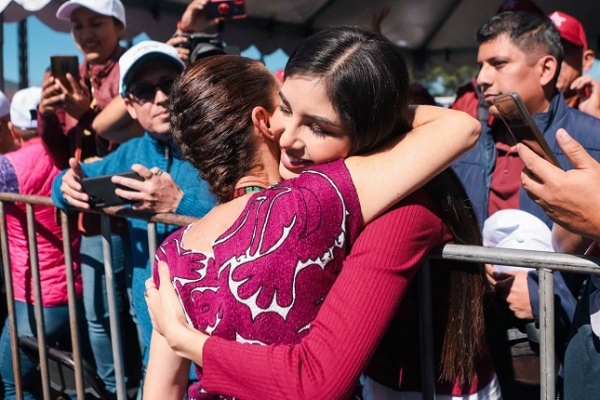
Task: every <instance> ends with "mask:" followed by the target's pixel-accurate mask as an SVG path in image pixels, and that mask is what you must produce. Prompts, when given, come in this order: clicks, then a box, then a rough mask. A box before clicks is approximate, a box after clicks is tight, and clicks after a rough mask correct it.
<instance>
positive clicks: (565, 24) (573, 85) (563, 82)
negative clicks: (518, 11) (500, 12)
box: [548, 11, 600, 118]
mask: <svg viewBox="0 0 600 400" xmlns="http://www.w3.org/2000/svg"><path fill="white" fill-rule="evenodd" d="M548 17H549V18H550V19H551V20H552V22H553V23H554V25H555V26H556V28H557V29H558V31H559V32H560V39H561V44H562V46H563V60H562V64H561V67H560V75H559V76H558V81H557V83H556V86H557V87H558V89H559V90H560V91H561V92H562V93H563V96H564V97H565V101H566V102H567V104H568V105H569V106H570V107H574V108H577V109H579V110H580V111H583V112H584V113H586V114H590V115H593V116H594V117H596V118H600V83H599V82H598V81H596V80H594V78H592V77H591V76H589V75H586V76H582V74H583V72H584V71H587V70H589V69H590V68H591V67H592V63H593V62H594V51H593V50H590V49H588V45H587V37H586V34H585V30H584V29H583V25H582V24H581V22H579V20H577V19H576V18H575V17H573V16H571V15H569V14H566V13H564V12H562V11H555V12H553V13H550V15H548Z"/></svg>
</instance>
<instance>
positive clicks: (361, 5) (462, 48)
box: [0, 0, 600, 68]
mask: <svg viewBox="0 0 600 400" xmlns="http://www.w3.org/2000/svg"><path fill="white" fill-rule="evenodd" d="M504 1H505V0H369V1H365V0H246V7H247V11H248V18H246V19H243V20H236V21H226V22H225V23H224V24H223V30H222V31H221V35H222V37H223V38H224V40H225V41H226V42H227V43H228V44H232V45H237V46H239V47H240V48H241V49H242V50H244V49H246V48H248V47H250V46H252V45H254V46H256V47H257V48H258V50H259V51H260V52H261V53H262V54H270V53H272V52H273V51H275V50H277V49H278V48H281V49H282V50H284V51H285V52H286V53H288V54H289V53H290V52H291V51H292V50H293V48H294V47H295V46H296V44H297V43H298V41H300V40H301V39H302V38H304V37H306V36H307V35H309V34H311V33H312V32H314V31H317V30H320V29H323V28H326V27H329V26H337V25H360V26H369V25H370V19H371V15H372V13H373V12H376V11H378V10H380V9H381V8H382V7H384V6H385V5H389V6H390V7H391V13H390V15H388V17H387V18H386V19H385V20H384V21H383V23H382V33H383V34H384V35H386V36H387V37H388V38H390V40H392V41H393V42H394V43H396V44H398V46H399V47H400V48H402V49H403V52H404V53H405V54H406V55H407V57H408V58H409V60H413V61H417V63H415V64H413V65H414V66H415V67H416V68H422V67H424V66H426V65H428V64H430V63H431V62H433V63H435V64H439V63H442V64H448V65H449V66H451V65H453V66H455V67H456V66H460V65H464V64H467V63H470V64H472V65H474V64H475V54H476V43H475V40H474V36H475V31H476V29H477V28H478V27H479V26H480V25H481V24H482V23H483V22H485V21H486V20H487V19H488V18H489V17H490V16H492V15H493V14H495V13H496V11H497V9H498V7H499V6H500V5H501V4H502V3H504ZM506 1H515V2H516V1H519V0H506ZM63 2H64V0H14V1H11V0H0V11H2V16H3V18H4V21H7V22H15V21H21V20H23V19H24V18H26V17H27V16H29V15H32V14H35V15H36V17H37V18H39V19H40V20H41V21H42V22H43V23H44V24H46V25H48V26H49V27H51V28H52V29H54V30H57V31H67V30H68V29H69V25H68V24H66V23H65V22H64V21H59V20H57V19H56V17H55V13H56V10H57V9H58V7H59V6H60V5H61V4H62V3H63ZM123 3H124V4H125V6H126V9H127V33H126V34H127V38H133V37H135V36H137V35H139V34H140V33H142V32H145V33H146V34H147V35H148V36H150V37H151V38H154V39H156V40H166V39H167V38H168V37H169V36H170V35H171V34H172V33H173V32H174V29H175V24H176V22H177V20H178V19H179V17H180V16H181V14H182V12H183V10H184V9H185V7H186V5H187V4H188V3H189V0H123ZM536 4H538V6H540V7H541V8H542V9H543V10H544V11H545V12H547V13H550V12H552V11H554V10H561V11H564V12H567V13H569V14H571V15H573V16H575V17H576V18H578V19H579V20H580V21H581V22H582V23H583V24H584V26H585V28H586V31H587V34H588V41H589V43H590V47H591V48H592V49H596V48H597V46H598V43H597V42H598V37H599V34H600V23H599V22H600V1H598V0H570V1H567V0H537V1H536Z"/></svg>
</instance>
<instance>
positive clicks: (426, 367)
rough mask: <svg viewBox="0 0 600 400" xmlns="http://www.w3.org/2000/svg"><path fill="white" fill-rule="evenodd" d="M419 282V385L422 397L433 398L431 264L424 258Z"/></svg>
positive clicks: (434, 378)
mask: <svg viewBox="0 0 600 400" xmlns="http://www.w3.org/2000/svg"><path fill="white" fill-rule="evenodd" d="M417 280H418V283H419V331H420V335H419V336H420V346H421V386H422V387H423V399H425V400H435V381H436V377H435V369H436V368H435V365H434V357H433V309H432V304H431V303H432V302H431V297H432V295H431V265H430V264H429V260H425V261H424V262H423V265H422V267H421V270H420V271H419V273H418V275H417Z"/></svg>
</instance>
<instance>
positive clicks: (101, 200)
mask: <svg viewBox="0 0 600 400" xmlns="http://www.w3.org/2000/svg"><path fill="white" fill-rule="evenodd" d="M113 176H123V177H125V178H132V179H136V180H138V181H143V180H144V178H142V177H141V176H139V175H138V174H137V173H135V172H122V173H119V174H113V175H100V176H93V177H90V178H83V179H82V180H81V186H83V191H84V192H86V193H87V195H88V196H90V200H89V204H90V207H92V208H102V207H110V206H118V205H123V204H129V203H132V201H131V200H128V199H124V198H123V197H119V196H117V195H116V194H115V189H123V190H130V191H133V190H132V189H131V188H128V187H126V186H123V185H117V184H116V183H113V181H111V180H110V178H111V177H113Z"/></svg>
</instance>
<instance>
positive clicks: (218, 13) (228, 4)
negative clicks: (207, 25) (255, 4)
mask: <svg viewBox="0 0 600 400" xmlns="http://www.w3.org/2000/svg"><path fill="white" fill-rule="evenodd" d="M204 9H205V10H206V18H208V19H220V20H223V19H241V18H246V17H247V13H246V3H245V0H210V1H209V2H208V3H206V5H205V6H204Z"/></svg>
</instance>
